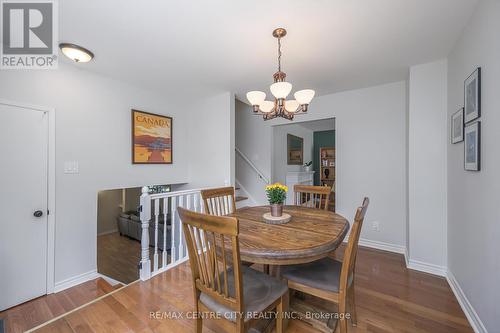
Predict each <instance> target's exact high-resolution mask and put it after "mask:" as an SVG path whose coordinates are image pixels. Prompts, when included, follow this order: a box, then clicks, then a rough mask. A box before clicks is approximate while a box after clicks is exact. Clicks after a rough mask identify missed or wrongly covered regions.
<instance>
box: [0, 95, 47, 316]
mask: <svg viewBox="0 0 500 333" xmlns="http://www.w3.org/2000/svg"><path fill="white" fill-rule="evenodd" d="M0 115H1V116H2V121H1V122H0V142H1V144H0V156H2V172H1V173H0V184H1V186H0V211H2V212H4V215H3V218H2V219H1V220H0V221H1V228H2V232H1V233H0V262H1V264H2V274H1V275H0V294H1V295H2V297H1V298H0V311H2V310H5V309H7V308H10V307H12V306H15V305H17V304H20V303H23V302H26V301H28V300H31V299H33V298H36V297H39V296H42V295H45V294H47V293H50V292H52V290H53V285H54V282H53V281H54V275H53V274H54V269H53V268H54V261H53V260H54V252H53V251H54V213H55V211H54V205H53V195H54V193H55V190H54V187H55V185H54V175H55V174H54V164H53V157H54V135H53V130H54V126H53V125H54V124H55V122H54V112H53V110H52V109H47V108H39V107H33V106H27V105H22V104H18V103H11V102H7V101H1V100H0Z"/></svg>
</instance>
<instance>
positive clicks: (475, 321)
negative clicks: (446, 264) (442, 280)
mask: <svg viewBox="0 0 500 333" xmlns="http://www.w3.org/2000/svg"><path fill="white" fill-rule="evenodd" d="M446 280H447V281H448V284H449V285H450V288H451V290H452V291H453V293H454V294H455V297H456V298H457V300H458V303H459V304H460V307H461V308H462V310H463V311H464V313H465V316H466V317H467V319H468V320H469V323H470V325H471V326H472V329H473V330H474V332H475V333H488V330H486V327H485V326H484V324H483V322H482V321H481V319H480V318H479V316H478V315H477V312H476V310H474V307H473V306H472V304H471V303H470V302H469V300H468V299H467V296H465V293H464V291H463V290H462V288H461V287H460V284H458V281H457V279H456V278H455V276H454V275H453V273H452V272H450V271H447V274H446Z"/></svg>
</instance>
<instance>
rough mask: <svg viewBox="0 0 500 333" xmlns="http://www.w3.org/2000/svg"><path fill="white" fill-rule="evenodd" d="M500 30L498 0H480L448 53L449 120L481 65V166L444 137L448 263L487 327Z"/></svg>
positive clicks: (493, 324) (499, 121) (498, 188)
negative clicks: (473, 167)
mask: <svg viewBox="0 0 500 333" xmlns="http://www.w3.org/2000/svg"><path fill="white" fill-rule="evenodd" d="M499 32H500V2H499V1H482V2H480V3H479V6H478V8H477V10H476V12H475V14H474V15H473V17H472V18H471V21H470V22H469V24H468V26H467V27H466V29H465V30H464V33H463V35H462V37H461V38H460V39H459V40H458V42H457V44H456V45H455V47H454V49H453V50H452V52H451V53H450V55H449V58H448V123H450V119H451V115H452V113H454V112H456V111H457V110H458V109H459V108H460V107H462V106H463V103H464V95H463V84H464V80H465V79H466V78H467V77H468V76H469V75H470V74H471V73H472V72H473V71H474V69H475V68H476V67H478V66H481V70H482V73H481V75H482V80H481V81H482V116H481V118H480V120H481V130H482V133H481V139H482V142H481V159H482V161H481V171H480V172H472V171H464V157H463V156H464V144H463V143H458V144H451V143H449V141H448V268H449V270H450V272H451V273H452V274H453V275H454V276H455V278H456V280H457V281H458V282H459V284H460V286H461V288H462V290H463V292H464V293H465V295H466V297H467V298H468V300H469V301H470V303H471V304H472V306H473V308H474V309H475V310H476V312H477V313H478V315H479V317H480V319H481V320H482V322H483V323H484V325H485V326H486V328H487V329H488V331H489V332H498V330H499V326H500V319H499V316H498V299H500V288H499V285H498V281H500V260H499V258H498V254H499V253H500V242H499V239H500V223H499V222H500V205H499V193H500V173H499V170H500V149H499V142H500V99H499V89H500V39H499ZM448 129H449V127H448ZM448 133H449V130H448ZM479 325H480V324H479Z"/></svg>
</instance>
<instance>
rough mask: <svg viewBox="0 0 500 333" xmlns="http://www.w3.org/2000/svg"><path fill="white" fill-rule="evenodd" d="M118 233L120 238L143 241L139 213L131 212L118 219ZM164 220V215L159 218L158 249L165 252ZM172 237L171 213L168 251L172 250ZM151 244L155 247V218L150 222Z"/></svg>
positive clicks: (168, 221) (168, 223) (168, 224)
mask: <svg viewBox="0 0 500 333" xmlns="http://www.w3.org/2000/svg"><path fill="white" fill-rule="evenodd" d="M116 220H117V224H118V231H119V233H120V236H127V237H129V238H132V239H135V240H138V241H139V242H140V241H141V236H142V224H141V219H140V218H139V213H138V212H134V211H130V212H125V213H121V214H120V215H119V216H118V217H117V218H116ZM163 220H164V215H163V214H161V215H159V216H158V248H159V249H160V250H163ZM171 237H172V225H171V220H170V213H169V214H167V242H166V243H167V244H166V245H167V250H170V247H171V245H170V243H171ZM149 244H150V246H154V245H155V220H154V217H152V218H151V220H150V221H149Z"/></svg>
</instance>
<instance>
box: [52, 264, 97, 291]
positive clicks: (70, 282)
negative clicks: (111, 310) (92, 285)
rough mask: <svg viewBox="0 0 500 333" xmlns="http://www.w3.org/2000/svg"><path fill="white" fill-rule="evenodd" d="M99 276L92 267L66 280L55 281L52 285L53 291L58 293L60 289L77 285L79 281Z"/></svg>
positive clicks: (82, 281)
mask: <svg viewBox="0 0 500 333" xmlns="http://www.w3.org/2000/svg"><path fill="white" fill-rule="evenodd" d="M100 276H101V275H100V274H99V273H97V270H95V269H94V270H91V271H89V272H86V273H83V274H80V275H77V276H73V277H70V278H68V279H66V280H62V281H59V282H56V284H55V286H54V292H55V293H58V292H60V291H63V290H65V289H68V288H71V287H74V286H76V285H79V284H81V283H84V282H87V281H90V280H94V279H97V278H99V277H100Z"/></svg>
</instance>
